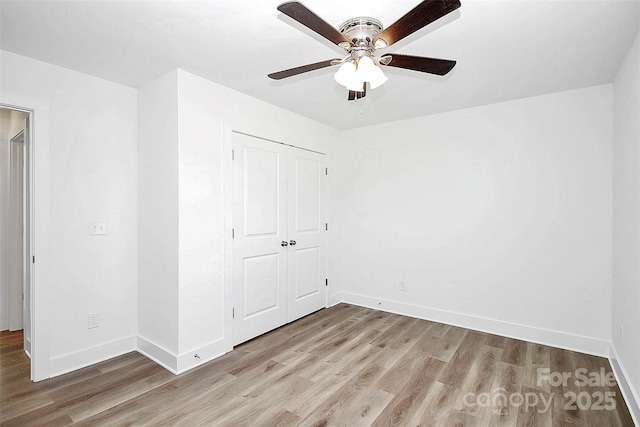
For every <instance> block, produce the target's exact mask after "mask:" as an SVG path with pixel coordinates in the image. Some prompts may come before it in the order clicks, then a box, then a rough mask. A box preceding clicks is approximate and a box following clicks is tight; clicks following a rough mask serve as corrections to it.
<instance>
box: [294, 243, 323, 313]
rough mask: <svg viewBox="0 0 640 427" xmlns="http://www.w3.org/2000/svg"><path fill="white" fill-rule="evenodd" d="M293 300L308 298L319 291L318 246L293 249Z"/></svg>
mask: <svg viewBox="0 0 640 427" xmlns="http://www.w3.org/2000/svg"><path fill="white" fill-rule="evenodd" d="M294 257H295V282H294V286H295V296H294V298H295V301H299V300H301V299H303V298H309V297H312V296H314V295H316V294H317V293H318V292H319V289H320V287H321V285H324V283H320V282H319V279H320V270H321V266H320V261H321V259H322V257H321V256H320V248H319V247H317V246H316V247H313V248H305V249H296V251H295V255H294Z"/></svg>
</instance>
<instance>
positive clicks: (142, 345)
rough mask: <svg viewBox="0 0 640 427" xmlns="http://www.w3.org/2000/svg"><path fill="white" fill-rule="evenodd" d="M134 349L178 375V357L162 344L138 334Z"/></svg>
mask: <svg viewBox="0 0 640 427" xmlns="http://www.w3.org/2000/svg"><path fill="white" fill-rule="evenodd" d="M136 341H137V346H136V351H137V352H138V353H140V354H142V355H143V356H145V357H147V358H149V359H151V360H153V361H154V362H156V363H157V364H158V365H160V366H162V367H163V368H165V369H166V370H167V371H169V372H171V373H173V374H175V375H178V357H177V356H176V355H175V354H173V353H172V352H170V351H169V350H166V349H164V348H163V347H162V346H160V345H158V344H156V343H154V342H152V341H150V340H148V339H146V338H144V337H141V336H140V335H138V336H137V337H136Z"/></svg>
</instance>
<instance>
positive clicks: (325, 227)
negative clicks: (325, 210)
mask: <svg viewBox="0 0 640 427" xmlns="http://www.w3.org/2000/svg"><path fill="white" fill-rule="evenodd" d="M324 230H325V231H329V223H328V222H325V223H324Z"/></svg>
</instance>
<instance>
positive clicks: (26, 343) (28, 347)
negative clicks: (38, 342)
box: [24, 338, 31, 359]
mask: <svg viewBox="0 0 640 427" xmlns="http://www.w3.org/2000/svg"><path fill="white" fill-rule="evenodd" d="M24 352H25V353H26V354H27V357H28V358H29V359H31V340H30V339H29V338H25V339H24Z"/></svg>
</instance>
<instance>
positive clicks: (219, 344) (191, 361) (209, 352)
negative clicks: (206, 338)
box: [178, 338, 233, 374]
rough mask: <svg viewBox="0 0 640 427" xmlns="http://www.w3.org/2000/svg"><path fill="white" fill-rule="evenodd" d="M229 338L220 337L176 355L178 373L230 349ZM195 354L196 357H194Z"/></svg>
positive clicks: (231, 347) (231, 348)
mask: <svg viewBox="0 0 640 427" xmlns="http://www.w3.org/2000/svg"><path fill="white" fill-rule="evenodd" d="M230 341H231V340H228V339H225V338H220V339H219V340H216V341H213V342H211V343H209V344H206V345H204V346H202V347H199V348H197V349H194V350H191V351H188V352H186V353H183V354H181V355H180V356H179V357H178V373H179V374H182V373H184V372H187V371H188V370H190V369H193V368H196V367H198V366H200V365H203V364H205V363H207V362H209V361H211V360H213V359H215V358H218V357H220V356H222V355H224V354H226V353H228V352H230V351H231V350H233V346H232V345H231V342H230ZM196 355H197V356H198V357H196Z"/></svg>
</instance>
